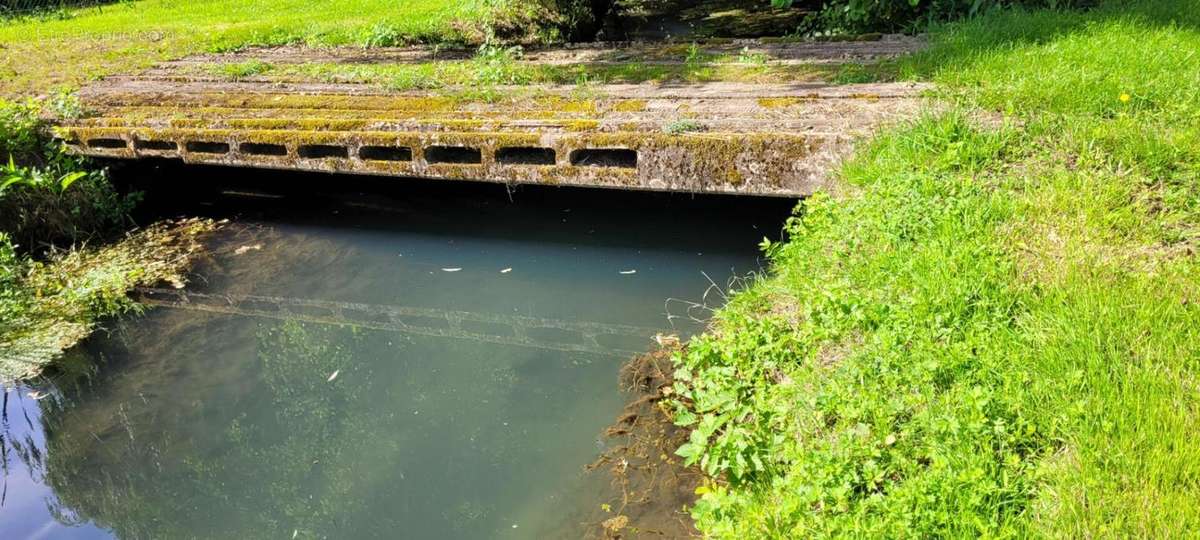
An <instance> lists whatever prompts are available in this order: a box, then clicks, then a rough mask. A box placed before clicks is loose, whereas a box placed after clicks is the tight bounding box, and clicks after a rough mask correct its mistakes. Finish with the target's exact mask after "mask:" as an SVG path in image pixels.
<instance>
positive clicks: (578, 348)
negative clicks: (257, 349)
mask: <svg viewBox="0 0 1200 540" xmlns="http://www.w3.org/2000/svg"><path fill="white" fill-rule="evenodd" d="M136 296H137V299H138V301H140V302H142V303H143V304H147V305H151V306H161V307H167V308H174V309H189V310H195V311H204V312H208V313H224V314H229V315H242V316H248V317H266V318H271V319H280V320H297V321H305V322H311V323H318V324H334V325H341V326H357V327H361V328H371V329H375V330H389V331H393V332H403V333H408V334H419V335H425V336H437V337H447V338H455V339H468V340H472V341H482V342H486V343H498V344H503V345H515V346H520V347H534V348H539V349H552V350H557V351H568V352H586V353H592V354H602V355H608V356H613V355H615V356H630V355H635V354H641V353H643V352H645V350H646V347H647V346H648V345H649V343H650V341H651V339H652V338H653V337H654V335H655V334H658V333H670V332H669V331H667V330H660V329H656V328H644V327H640V326H630V325H624V324H607V323H597V322H584V321H564V320H560V319H547V318H541V317H527V316H521V315H498V314H492V313H474V312H466V311H450V310H441V309H431V308H416V307H406V306H386V305H371V304H358V303H351V302H333V301H328V300H308V299H303V298H285V297H276V296H257V295H223V294H203V293H189V292H186V291H181V290H175V289H153V288H141V289H138V290H137V291H136Z"/></svg>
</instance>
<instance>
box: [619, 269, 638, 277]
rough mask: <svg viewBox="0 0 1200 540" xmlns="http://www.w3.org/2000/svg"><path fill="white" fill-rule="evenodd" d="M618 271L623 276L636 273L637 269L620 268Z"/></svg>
mask: <svg viewBox="0 0 1200 540" xmlns="http://www.w3.org/2000/svg"><path fill="white" fill-rule="evenodd" d="M620 273H621V275H623V276H628V275H629V274H636V273H637V270H621V272H620Z"/></svg>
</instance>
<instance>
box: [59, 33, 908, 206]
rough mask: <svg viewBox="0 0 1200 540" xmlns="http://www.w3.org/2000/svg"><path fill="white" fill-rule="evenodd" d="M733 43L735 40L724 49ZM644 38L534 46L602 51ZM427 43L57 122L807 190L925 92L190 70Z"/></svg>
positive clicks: (253, 152) (117, 102)
mask: <svg viewBox="0 0 1200 540" xmlns="http://www.w3.org/2000/svg"><path fill="white" fill-rule="evenodd" d="M871 43H874V44H876V46H877V48H876V49H870V48H869V47H864V46H861V45H856V44H855V45H852V46H848V45H846V44H830V45H837V46H839V47H842V48H843V49H842V52H840V53H839V52H831V51H832V49H828V48H826V49H821V48H814V47H813V46H812V44H799V45H792V46H790V47H789V45H785V44H777V45H776V44H772V45H770V47H772V48H773V49H772V50H773V51H774V52H772V55H773V56H771V58H772V59H769V60H766V61H768V62H772V61H782V62H796V61H803V59H804V57H805V54H809V55H810V56H812V57H814V58H817V59H818V60H820V59H821V58H830V57H833V56H837V55H842V56H843V57H845V56H846V55H847V54H849V53H847V52H845V51H846V47H858V49H856V51H857V52H856V53H857V54H860V55H876V56H872V58H877V57H878V55H884V56H886V55H891V54H896V53H897V52H896V51H898V50H903V51H907V50H909V48H911V47H912V46H914V45H912V44H911V43H907V42H906V43H904V44H903V46H900V45H897V44H896V43H893V42H887V41H885V42H882V43H884V44H885V45H886V46H885V47H882V48H879V45H880V43H881V42H871ZM727 46H728V47H736V46H737V45H736V44H721V45H720V47H727ZM760 46H761V45H760ZM748 47H749V46H748V45H742V46H741V48H740V49H738V50H744V49H747V48H748ZM636 50H637V49H636V48H633V49H631V48H630V47H626V48H615V47H605V48H599V47H597V48H592V49H580V48H575V49H559V50H550V51H541V52H538V53H536V54H540V55H542V57H543V59H546V58H554V57H558V58H579V57H580V55H584V56H587V55H591V56H589V57H590V58H593V60H594V59H595V58H598V57H600V56H601V55H603V54H609V53H612V52H616V53H619V54H622V55H629V54H633V52H636ZM872 50H873V51H874V52H871V51H872ZM606 51H607V52H606ZM806 51H807V52H806ZM420 54H430V52H429V51H423V52H422V51H417V50H414V49H403V50H387V49H385V50H373V51H362V50H341V49H334V50H323V51H312V50H299V49H291V50H290V52H289V50H286V49H285V50H257V51H250V52H243V53H237V54H231V55H220V56H214V55H208V56H205V57H200V58H191V59H185V60H181V61H176V62H168V63H165V64H162V65H160V66H156V67H155V68H152V69H150V70H147V71H146V72H144V73H141V74H137V75H132V76H124V77H113V78H110V79H108V80H105V81H102V82H99V83H97V84H95V85H92V86H90V87H87V88H85V89H83V90H82V91H81V92H80V98H81V100H82V102H83V106H84V108H85V109H86V110H87V111H88V113H87V114H86V115H84V116H83V117H81V118H78V119H72V120H69V121H62V122H60V126H59V128H58V133H59V135H60V136H61V137H62V138H63V139H64V140H65V141H66V142H67V143H68V145H69V146H70V148H72V149H73V150H74V151H75V152H78V153H81V154H86V155H92V156H101V157H110V158H129V159H137V158H147V157H155V158H174V159H182V160H183V161H185V162H188V163H202V164H216V165H229V166H243V167H264V168H276V169H296V170H309V171H327V172H346V173H359V174H374V175H389V176H401V177H424V178H438V179H450V180H475V181H490V182H503V183H512V184H552V185H574V186H591V187H607V188H621V189H648V190H659V191H684V192H707V193H734V194H746V195H777V196H797V195H805V194H808V193H811V192H812V191H813V190H815V189H818V188H820V187H821V186H823V185H825V183H826V182H828V178H827V177H828V174H829V171H830V170H831V168H832V167H833V166H834V165H835V164H836V163H837V161H838V160H839V159H840V158H841V157H842V156H844V155H845V154H846V152H847V151H848V150H849V149H850V148H851V146H852V142H853V141H854V140H855V139H857V138H859V137H861V136H863V135H866V134H868V133H870V132H871V131H872V130H874V129H876V128H877V127H878V126H879V125H880V124H882V123H886V122H891V121H895V120H897V119H901V118H904V117H908V116H911V115H913V114H915V112H916V110H917V109H918V107H919V104H920V98H919V94H920V92H921V90H923V88H924V87H923V86H922V85H919V84H912V83H877V84H851V85H835V84H829V83H823V82H790V83H770V84H752V83H744V82H731V81H711V82H702V83H683V82H680V83H662V82H659V83H641V84H588V85H554V84H543V85H521V86H497V87H488V88H487V89H486V92H485V93H480V92H479V89H478V88H468V87H454V88H442V89H438V90H436V91H393V90H388V89H387V88H386V87H385V86H382V85H377V84H369V83H363V82H339V81H327V80H316V79H313V80H304V79H301V80H294V79H292V80H278V79H271V78H269V77H264V78H257V79H256V78H254V77H250V78H244V79H240V80H228V79H222V78H220V77H214V76H210V75H204V74H203V72H201V71H198V70H197V69H195V68H196V66H203V65H209V64H214V63H217V64H219V63H231V62H245V61H246V59H247V58H267V57H269V58H274V59H275V60H273V62H275V63H278V62H280V60H281V59H282V60H285V61H291V62H331V61H335V62H350V63H354V62H358V63H370V64H379V63H385V64H386V63H388V62H407V61H414V62H415V61H417V60H413V59H412V58H409V57H411V56H414V55H420ZM405 55H408V56H409V57H406V56H405ZM522 61H525V62H538V61H541V60H537V57H534V59H530V58H529V57H525V58H524V59H523V60H522ZM663 61H664V62H669V61H676V60H669V59H668V60H663Z"/></svg>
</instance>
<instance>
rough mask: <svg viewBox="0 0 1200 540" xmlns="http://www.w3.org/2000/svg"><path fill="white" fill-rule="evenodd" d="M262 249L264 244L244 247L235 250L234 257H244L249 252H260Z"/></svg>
mask: <svg viewBox="0 0 1200 540" xmlns="http://www.w3.org/2000/svg"><path fill="white" fill-rule="evenodd" d="M261 249H262V244H254V245H252V246H242V247H239V248H237V249H235V250H233V254H234V255H243V254H245V253H246V252H248V251H259V250H261Z"/></svg>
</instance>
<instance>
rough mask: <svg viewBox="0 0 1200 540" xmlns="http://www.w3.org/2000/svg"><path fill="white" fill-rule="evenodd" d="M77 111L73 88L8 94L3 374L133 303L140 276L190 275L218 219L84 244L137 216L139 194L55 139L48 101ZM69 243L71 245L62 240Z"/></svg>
mask: <svg viewBox="0 0 1200 540" xmlns="http://www.w3.org/2000/svg"><path fill="white" fill-rule="evenodd" d="M46 106H49V107H54V108H55V109H56V113H57V114H60V115H61V114H63V113H64V112H70V111H69V109H70V108H71V107H72V105H71V100H70V98H69V97H64V96H56V97H54V98H51V99H49V100H46V101H44V102H38V101H33V100H30V101H26V102H22V103H11V102H4V101H0V152H2V153H3V154H2V155H3V156H4V157H5V158H6V161H5V164H4V165H3V166H0V382H10V381H12V380H14V379H17V378H21V377H26V376H30V375H33V374H35V373H36V372H37V371H38V370H39V369H40V368H42V367H43V366H45V365H46V364H47V363H49V362H50V361H51V360H53V359H54V358H56V357H57V356H58V355H59V354H61V353H62V352H63V351H64V350H66V349H67V348H68V347H71V346H72V345H74V344H75V343H76V342H78V341H79V340H81V339H83V338H84V337H86V336H87V335H88V334H89V333H90V332H91V329H92V326H93V325H94V324H95V321H96V320H98V319H100V318H102V317H105V316H110V315H115V314H118V313H122V312H124V311H127V310H130V309H134V308H135V304H134V303H133V302H132V301H131V300H129V298H128V297H127V296H126V293H127V292H128V290H129V289H130V288H132V287H135V286H138V285H150V284H154V283H157V282H160V281H164V280H168V281H174V282H176V283H182V279H183V278H182V275H181V273H182V271H183V270H184V269H185V268H186V267H187V263H188V261H189V260H190V258H191V257H192V256H193V255H194V254H195V253H197V252H198V251H199V249H200V244H199V240H198V239H199V237H200V236H201V235H202V234H204V233H206V232H208V231H210V230H211V229H212V228H213V227H214V224H213V223H211V222H207V221H187V222H182V223H177V224H170V225H168V224H163V225H157V226H154V227H150V228H148V229H146V230H143V231H139V232H136V233H134V234H132V235H130V236H129V237H128V238H126V239H125V240H124V241H120V242H116V243H114V244H111V245H108V246H105V247H102V248H99V249H96V248H85V247H82V246H81V244H83V243H86V242H87V241H89V240H91V239H93V238H96V237H100V238H103V237H106V236H110V235H113V234H115V233H116V231H117V230H119V229H120V228H122V227H124V226H126V225H128V224H129V222H128V218H127V216H128V213H129V211H130V210H131V209H132V208H133V205H134V204H135V203H136V202H137V196H136V195H130V194H127V195H122V194H119V193H118V192H117V191H116V190H115V189H114V188H113V186H112V184H110V183H109V181H108V178H107V176H106V174H105V171H103V170H98V169H94V168H89V167H88V165H87V164H86V163H84V162H83V161H82V160H80V159H79V158H75V157H72V156H69V155H67V154H66V153H64V151H63V150H62V147H61V143H59V142H56V141H51V140H49V139H48V138H46V134H45V130H44V129H43V126H42V125H41V121H40V119H39V117H40V114H41V110H42V108H43V107H46ZM62 246H69V247H67V248H63V247H62Z"/></svg>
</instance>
